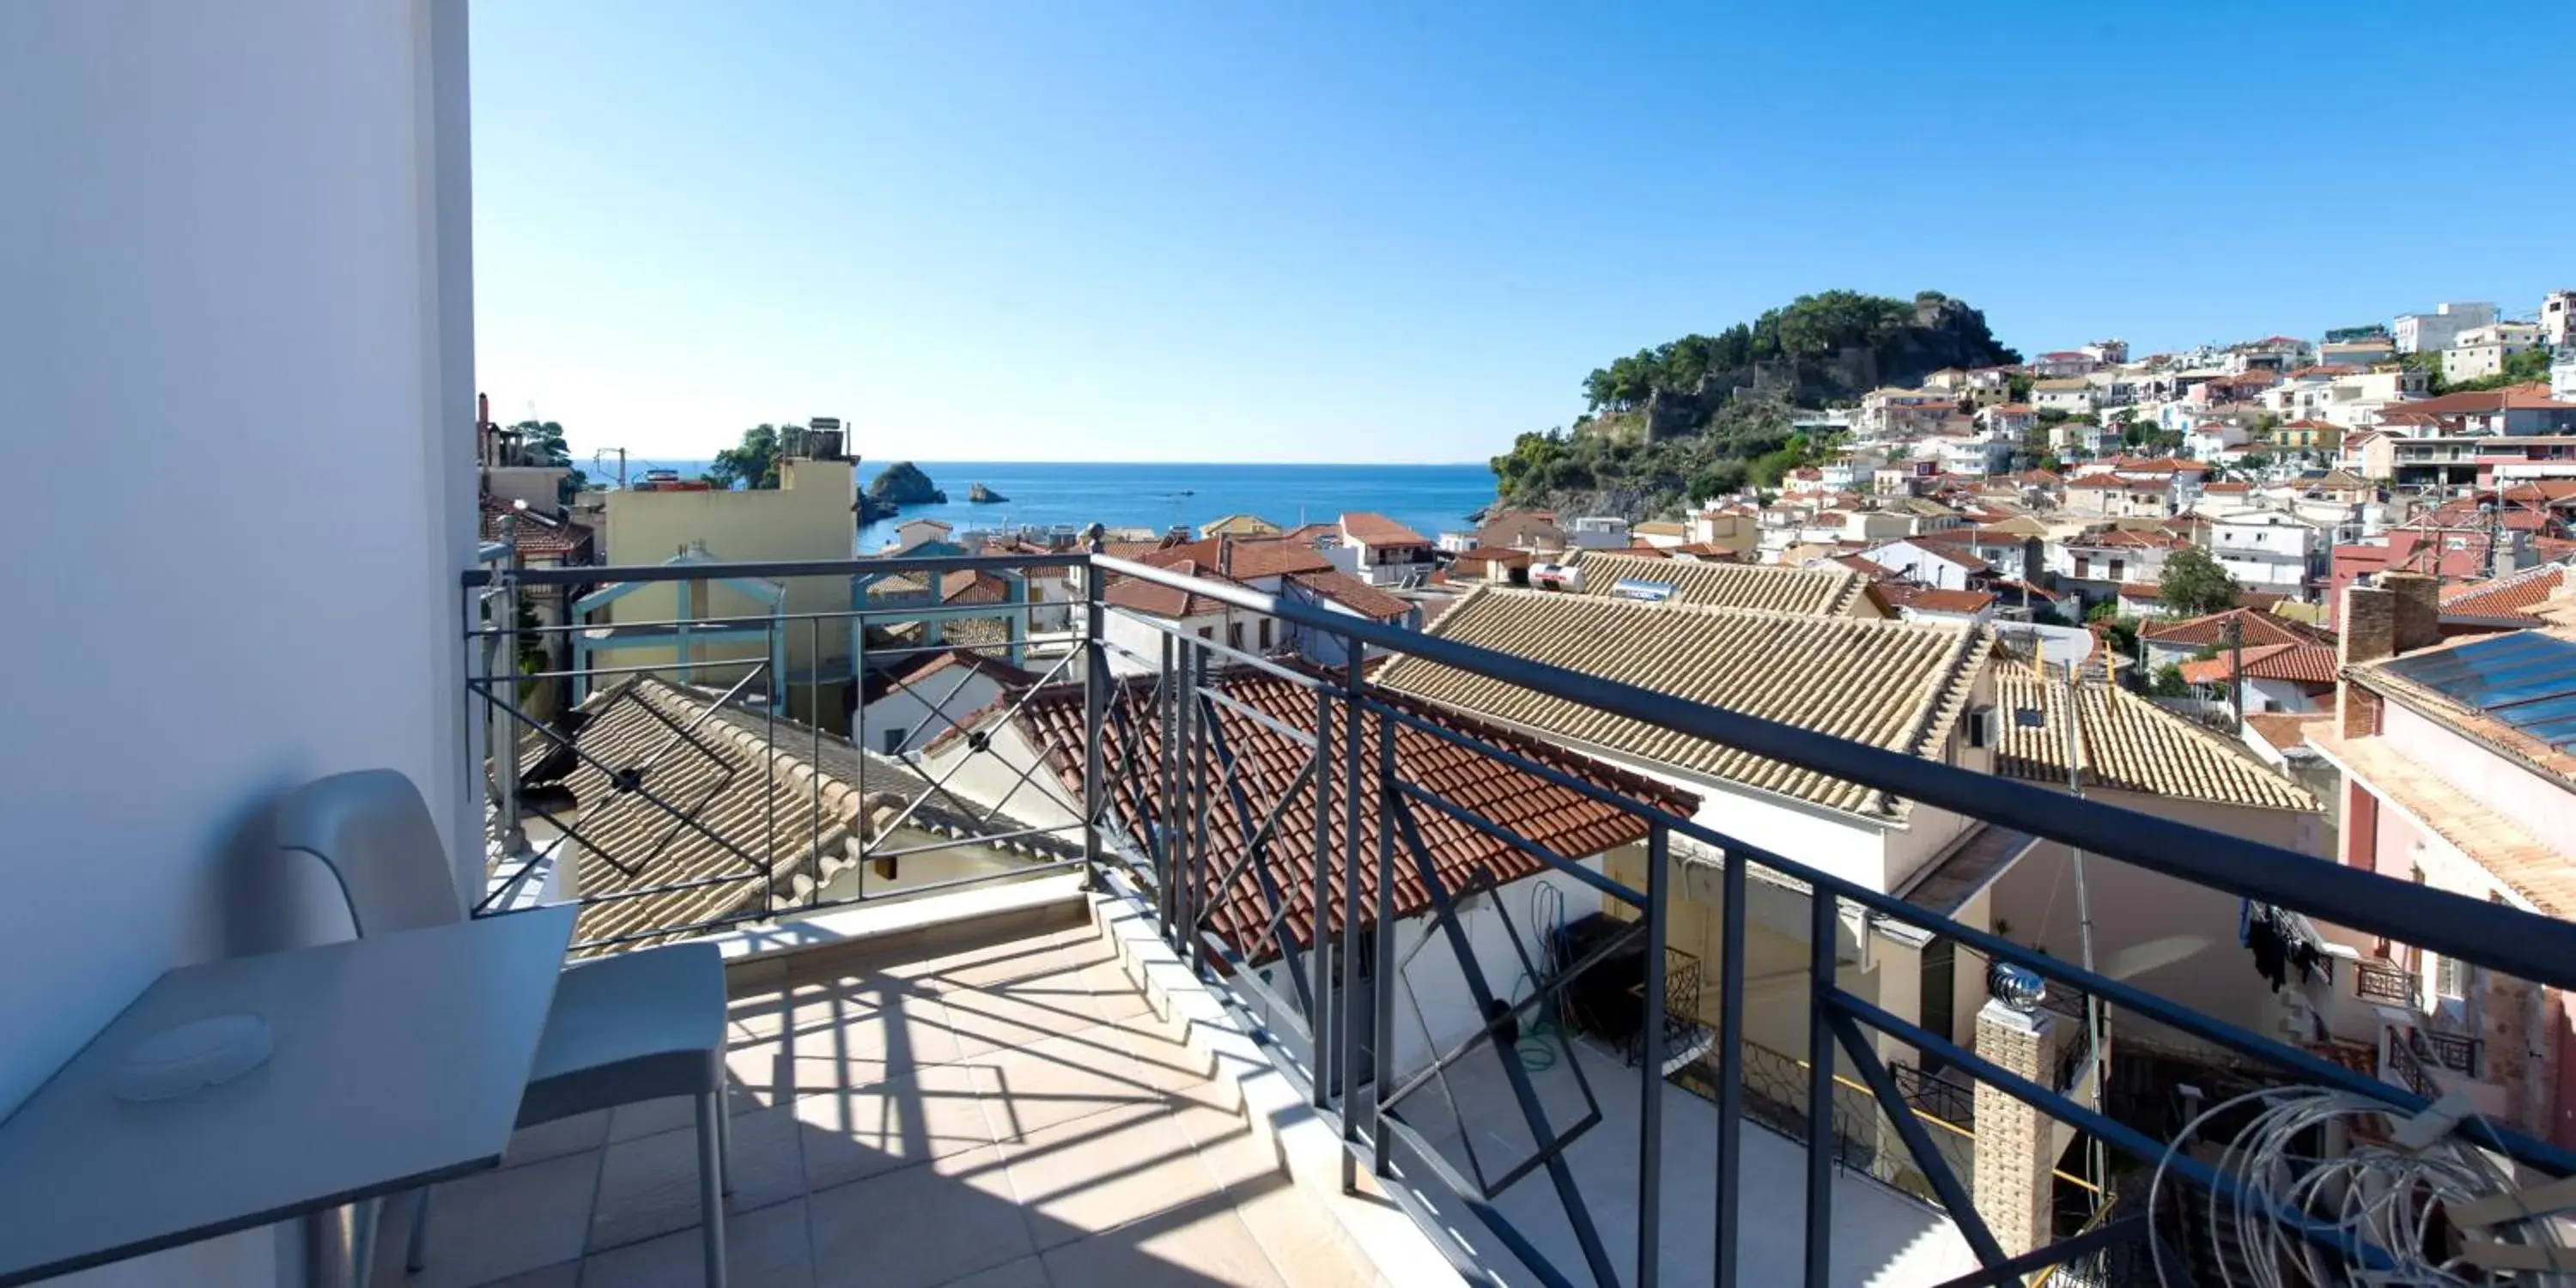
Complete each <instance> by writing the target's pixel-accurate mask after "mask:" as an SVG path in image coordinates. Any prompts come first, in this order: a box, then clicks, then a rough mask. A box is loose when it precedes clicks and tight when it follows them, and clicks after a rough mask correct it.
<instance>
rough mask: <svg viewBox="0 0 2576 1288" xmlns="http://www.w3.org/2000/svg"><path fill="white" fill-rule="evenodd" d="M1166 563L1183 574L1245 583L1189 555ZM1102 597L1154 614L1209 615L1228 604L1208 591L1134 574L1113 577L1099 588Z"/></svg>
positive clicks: (1215, 580) (1162, 615) (1225, 582)
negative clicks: (1176, 586) (1179, 587)
mask: <svg viewBox="0 0 2576 1288" xmlns="http://www.w3.org/2000/svg"><path fill="white" fill-rule="evenodd" d="M1166 566H1167V567H1168V568H1169V570H1170V571H1172V572H1176V573H1179V574H1181V575H1182V576H1184V577H1198V578H1203V579H1205V580H1208V581H1213V582H1220V583H1224V584H1227V585H1241V584H1242V583H1240V582H1237V581H1235V580H1234V579H1233V578H1232V577H1222V576H1219V575H1217V571H1216V569H1214V568H1206V567H1201V566H1200V565H1198V564H1197V563H1195V562H1193V561H1191V560H1188V559H1182V560H1178V561H1175V562H1173V563H1171V564H1169V565H1166ZM1100 598H1101V602H1103V603H1106V604H1108V605H1109V606H1110V607H1112V608H1124V609H1127V610H1129V611H1131V612H1138V613H1145V614H1148V615H1150V616H1154V617H1169V618H1182V617H1207V616H1212V615H1214V614H1217V613H1222V612H1224V611H1225V607H1226V606H1225V605H1224V604H1221V603H1219V602H1217V601H1216V600H1213V599H1210V598H1208V597H1207V596H1205V595H1200V594H1195V593H1191V592H1185V591H1180V590H1175V589H1173V588H1172V587H1170V586H1162V585H1156V584H1155V583H1153V582H1149V581H1138V580H1136V579H1135V578H1133V577H1112V578H1110V580H1109V584H1108V586H1107V587H1106V588H1104V589H1103V590H1102V591H1101V592H1100Z"/></svg>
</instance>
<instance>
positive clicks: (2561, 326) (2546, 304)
mask: <svg viewBox="0 0 2576 1288" xmlns="http://www.w3.org/2000/svg"><path fill="white" fill-rule="evenodd" d="M2540 337H2541V340H2542V341H2543V342H2544V343H2546V344H2547V345H2548V346H2549V347H2550V348H2553V349H2564V348H2566V347H2567V346H2568V344H2569V343H2570V342H2571V341H2576V291H2551V292H2550V293H2549V294H2547V295H2544V296H2542V297H2541V298H2540Z"/></svg>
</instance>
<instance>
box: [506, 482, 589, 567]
mask: <svg viewBox="0 0 2576 1288" xmlns="http://www.w3.org/2000/svg"><path fill="white" fill-rule="evenodd" d="M481 509H482V539H483V540H485V541H498V540H500V539H501V520H502V518H503V516H516V517H517V519H518V521H519V522H518V529H517V531H516V533H515V534H514V536H513V539H512V544H514V545H515V546H516V547H517V548H518V551H519V557H520V558H522V559H552V560H554V561H556V562H557V563H564V562H570V561H572V558H573V556H575V555H586V554H588V553H589V551H590V549H591V532H590V529H589V528H588V527H587V526H585V525H582V524H579V523H575V522H573V521H572V520H570V519H566V518H561V517H559V516H555V515H546V514H539V513H537V512H536V511H534V510H522V509H520V508H518V507H517V506H515V505H512V504H510V503H509V502H507V501H504V500H501V499H500V498H498V497H494V496H490V495H488V494H487V495H485V496H484V497H483V498H482V506H481Z"/></svg>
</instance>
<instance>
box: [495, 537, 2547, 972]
mask: <svg viewBox="0 0 2576 1288" xmlns="http://www.w3.org/2000/svg"><path fill="white" fill-rule="evenodd" d="M1073 567H1088V568H1090V569H1092V570H1093V571H1095V572H1097V573H1103V574H1110V575H1115V576H1121V577H1132V578H1135V579H1136V580H1139V581H1144V582H1150V583H1153V584H1155V585H1159V586H1164V587H1168V588H1171V589H1175V590H1181V591H1185V592H1188V593H1190V594H1194V595H1197V596H1200V597H1202V598H1205V599H1209V600H1212V601H1215V602H1217V603H1221V604H1225V605H1228V606H1230V607H1234V608H1240V609H1244V610H1246V611H1249V612H1258V613H1263V614H1266V615H1269V616H1272V617H1275V618H1278V619H1279V620H1282V621H1285V622H1289V623H1291V624H1294V625H1299V626H1304V627H1307V628H1310V629H1313V630H1319V631H1325V632H1329V633H1331V634H1333V635H1338V636H1341V637H1343V638H1345V639H1349V640H1352V641H1354V642H1356V643H1360V644H1373V645H1376V646H1378V647H1381V648H1385V649H1388V650H1391V651H1393V652H1397V653H1404V654H1410V655H1412V656H1415V657H1419V658H1422V659H1424V660H1426V661H1429V662H1434V663H1437V664H1440V665H1443V666H1450V667H1455V668H1457V669H1459V670H1462V671H1466V672H1468V673H1470V674H1474V675H1480V676H1485V677H1488V678H1492V679H1498V680H1502V681H1505V682H1507V683H1512V684H1517V685H1520V686H1522V687H1525V688H1529V689H1532V690H1535V691H1538V692H1544V693H1551V694H1554V695H1556V696H1558V697H1562V698H1566V699H1568V700H1571V701H1574V702H1577V703H1580V704H1582V705H1585V706H1589V707H1592V708H1594V709H1595V710H1599V711H1604V712H1608V713H1610V714H1614V715H1620V716H1626V717H1628V718H1630V719H1633V720H1637V721H1640V722H1643V723H1645V724H1649V725H1653V726H1655V727H1657V728H1660V729H1663V730H1666V731H1668V732H1672V733H1678V734H1683V735H1685V736H1689V737H1695V738H1702V739H1706V740H1708V741H1711V742H1716V743H1720V744H1723V745H1726V746H1730V747H1734V748H1738V749H1741V750H1744V751H1749V752H1752V753H1754V754H1755V755H1759V756H1762V757H1764V758H1767V759H1770V760H1775V761H1778V762H1781V763H1783V764H1787V765H1794V766H1796V767H1798V768H1801V769H1806V770H1810V771H1813V772H1816V773H1820V774H1825V775H1827V776H1830V777H1833V778H1839V779H1842V780H1844V781H1846V782H1851V783H1857V784H1859V785H1861V786H1864V787H1869V788H1871V789H1874V790H1877V791H1883V792H1888V793H1891V794H1893V795H1895V796H1898V797H1901V798H1904V799H1907V800H1913V801H1919V802H1922V803H1924V804H1927V805H1931V806H1934V807H1936V808H1940V809H1945V810H1948V811H1950V812H1952V813H1954V814H1958V815H1961V816H1962V817H1967V818H1978V819H1984V820H1986V821H1988V822H1994V823H2001V824H2004V825H2006V826H2009V827H2012V828H2014V829H2016V830H2019V831H2024V832H2028V833H2030V834H2032V835H2035V836H2040V837H2044V838H2046V839H2049V840H2052V841H2057V842H2060V843H2063V844H2066V845H2070V846H2075V847H2078V848H2081V849H2083V850H2085V851H2087V852H2089V853H2094V854H2100V855H2104V856H2106V857H2110V858H2114V859H2117V860H2119V861H2121V862H2124V863H2129V864H2132V865H2134V866H2137V867H2142V868H2145V869H2147V870H2149V871H2152V872H2157V873H2160V874H2162V875H2165V876H2169V877H2173V878H2175V879H2177V880H2182V881H2188V882H2190V883H2192V884H2194V885H2199V886H2203V887H2206V888H2209V889H2213V890H2223V891H2226V892H2227V893H2230V894H2234V895H2238V896H2241V897H2244V898H2251V899H2257V900H2261V901H2263V902H2266V903H2271V904H2275V905H2278V906H2281V907H2285V908H2293V909H2296V910H2298V911H2300V912H2304V913H2307V914H2308V915H2310V916H2312V917H2317V918H2322V919H2324V920H2326V921H2330V922H2333V923H2335V924H2337V925H2342V926H2347V927H2350V928H2352V929H2355V930H2362V931H2368V932H2371V933H2374V934H2379V935H2385V936H2387V937H2389V938H2392V939H2396V940H2400V941H2402V942H2405V943H2410V944H2414V945H2416V946H2418V947H2422V948H2427V949H2430V950H2432V951H2434V952H2437V953H2441V954H2444V955H2446V956H2453V957H2458V958H2461V959H2464V960H2467V961H2472V962H2476V963H2478V964H2480V965H2483V966H2487V967H2489V968H2491V969H2497V970H2503V971H2507V972H2509V973H2511V974H2514V975H2517V976H2520V977H2522V978H2524V979H2527V980H2530V981H2533V982H2535V983H2544V984H2551V985H2555V986H2558V987H2561V988H2576V923H2569V922H2564V921H2558V920H2555V919H2553V918H2548V917H2543V916H2540V915H2538V914H2535V913H2529V912H2524V911H2522V910H2521V909H2518V908H2514V907H2512V906H2510V905H2506V904H2497V903H2488V902H2486V901H2484V900H2481V899H2472V898H2470V897H2468V896H2466V895H2460V894H2453V893H2450V892H2448V891H2444V890H2438V889H2434V888H2432V887H2428V886H2421V885H2416V884H2414V883H2412V882H2406V881H2399V880H2396V879H2395V878H2392V877H2386V876H2382V875H2380V874H2378V873H2376V872H2370V871H2364V870H2362V869H2359V868H2353V867H2347V866H2344V865H2342V864H2337V863H2332V862H2327V861H2322V860H2320V859H2318V858H2316V857H2315V856H2312V855H2306V854H2300V853H2298V852H2296V851H2293V850H2286V849H2282V848H2280V847H2278V846H2273V845H2267V844H2264V843H2262V842H2259V841H2251V840H2247V839H2245V838H2243V837H2239V836H2232V835H2229V834H2227V833H2223V832H2213V831H2209V830H2207V829H2204V828H2200V827H2196V826H2193V825H2191V824H2188V823H2181V822H2176V821H2174V820H2171V819H2166V818H2160V817H2158V816H2156V815H2152V814H2143V813H2139V812H2137V811H2134V810H2128V809H2123V808H2121V807H2119V806H2116V805H2109V804H2105V803H2103V802H2101V801H2097V800H2090V799H2086V798H2083V797H2070V796H2068V795H2067V794H2066V793H2064V792H2062V791H2059V790H2057V789H2055V788H2051V787H2040V786H2036V785H2033V784H2030V783H2024V782H2020V781H2018V780H2015V779H2011V778H2005V777H2002V776H2001V775H1997V774H1987V773H1980V772H1978V771H1976V770H1972V769H1962V768H1959V767H1956V766H1952V765H1947V764H1943V763H1941V762H1938V761H1934V760H1927V759H1924V758H1921V757H1918V756H1913V755H1909V754H1907V753H1904V752H1898V751H1890V750H1887V749H1885V748H1882V747H1874V746H1870V745H1867V744H1864V743H1858V742H1852V741H1849V740H1846V739H1842V738H1837V737H1834V736H1833V735H1830V734H1823V733H1818V732H1816V731H1814V730H1811V729H1802V728H1799V727H1797V726H1795V725H1790V724H1784V723H1781V722H1779V721H1775V720H1768V719H1764V718H1762V717H1759V716H1753V715H1747V714H1745V713H1743V712H1740V711H1733V710H1729V709H1726V708H1722V707H1714V706H1709V705H1706V704H1703V703H1698V702H1693V701H1690V700H1688V699H1683V698H1675V697H1673V696H1671V695H1669V694H1663V693H1658V692H1655V691H1654V690H1652V689H1647V688H1642V687H1639V686H1637V685H1633V684H1627V683H1623V682H1621V681H1617V680H1610V679H1604V678H1602V677H1600V676H1596V675H1591V674H1587V673H1585V672H1581V671H1575V670H1570V669H1567V668H1565V667H1560V666H1554V665H1551V664H1548V663H1545V662H1537V661H1533V660H1530V659H1528V658H1521V657H1515V656H1512V655H1510V654H1506V653H1501V652H1497V651H1494V650H1491V649H1486V648H1481V647H1478V646H1475V645H1471V644H1462V643H1459V642H1457V641H1455V640H1449V639H1443V638H1441V637H1439V636H1436V635H1429V634H1425V633H1423V632H1420V631H1416V630H1411V629H1408V628H1405V627H1401V626H1390V625H1386V624H1383V623H1380V622H1375V621H1371V620H1369V619H1368V618H1365V617H1360V616H1358V615H1356V614H1351V613H1336V612H1332V611H1330V610H1327V609H1324V608H1320V607H1317V606H1314V605H1310V604H1306V603H1302V602H1300V601H1297V600H1293V599H1285V598H1281V597H1278V596H1273V595H1267V594H1263V593H1262V592H1260V591H1257V590H1252V589H1250V588H1247V587H1244V586H1241V585H1238V584H1233V583H1220V582H1214V581H1207V580H1204V579H1201V578H1198V577H1192V576H1189V575H1186V574H1183V573H1177V572H1172V571H1169V570H1167V569H1162V568H1156V567H1153V566H1150V565H1147V564H1142V563H1137V562H1134V561H1133V560H1128V559H1120V558H1116V557H1113V556H1110V555H1106V554H1100V553H1097V552H1086V551H1069V552H1061V553H1049V554H1012V555H944V556H885V557H853V558H849V559H818V560H786V561H766V562H726V561H715V560H711V561H708V562H704V563H684V564H653V565H640V566H629V567H614V568H597V567H592V568H580V569H569V568H519V569H509V570H506V571H500V570H495V571H500V575H503V576H506V577H509V578H511V579H513V580H514V581H516V582H517V583H519V584H521V585H538V586H542V585H569V584H582V583H590V582H601V581H689V580H697V579H703V578H708V577H726V576H731V577H767V578H779V577H817V576H821V577H829V576H856V575H862V574H868V573H900V572H916V571H967V570H978V569H982V570H996V571H1009V570H1014V569H1027V568H1073ZM493 575H494V573H493V572H491V571H485V570H480V569H469V570H465V571H462V572H460V573H459V574H458V579H459V583H460V584H461V585H463V586H467V587H480V586H483V585H485V584H487V583H488V581H489V579H490V578H491V576H493ZM1777 858H1778V856H1764V862H1765V865H1766V866H1775V867H1779V868H1780V869H1781V870H1782V871H1784V872H1786V873H1788V874H1789V875H1791V876H1793V877H1796V878H1799V879H1801V880H1807V881H1810V882H1813V883H1814V884H1815V885H1817V886H1818V887H1819V888H1824V889H1830V890H1833V891H1835V892H1836V893H1838V894H1843V895H1847V896H1853V897H1862V898H1873V897H1876V896H1879V895H1880V894H1881V892H1879V891H1875V890H1865V889H1863V888H1861V887H1858V886H1855V885H1853V884H1852V883H1850V882H1848V881H1844V880H1842V879H1840V878H1837V877H1833V876H1830V875H1828V874H1826V873H1824V872H1822V871H1819V870H1815V869H1811V868H1808V867H1806V866H1805V865H1803V864H1799V863H1796V862H1795V861H1793V860H1786V859H1780V860H1779V861H1778V862H1776V863H1775V862H1773V860H1774V859H1777Z"/></svg>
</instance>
